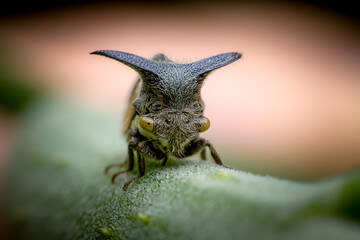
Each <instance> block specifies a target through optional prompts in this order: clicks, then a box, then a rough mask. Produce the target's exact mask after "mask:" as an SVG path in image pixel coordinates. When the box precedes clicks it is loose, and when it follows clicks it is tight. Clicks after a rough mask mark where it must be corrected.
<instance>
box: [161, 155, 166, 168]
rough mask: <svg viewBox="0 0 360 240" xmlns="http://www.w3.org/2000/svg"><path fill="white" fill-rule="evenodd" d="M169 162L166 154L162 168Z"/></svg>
mask: <svg viewBox="0 0 360 240" xmlns="http://www.w3.org/2000/svg"><path fill="white" fill-rule="evenodd" d="M167 160H168V155H167V154H166V153H165V158H164V160H163V161H162V163H161V165H162V166H165V165H166V162H167Z"/></svg>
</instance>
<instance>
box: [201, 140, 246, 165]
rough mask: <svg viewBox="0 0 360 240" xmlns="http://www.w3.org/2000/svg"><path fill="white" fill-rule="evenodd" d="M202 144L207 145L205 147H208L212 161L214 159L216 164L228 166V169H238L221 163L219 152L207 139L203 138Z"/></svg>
mask: <svg viewBox="0 0 360 240" xmlns="http://www.w3.org/2000/svg"><path fill="white" fill-rule="evenodd" d="M204 144H205V146H207V147H208V148H209V149H210V154H211V156H212V158H213V159H214V161H215V162H216V163H217V164H218V165H221V166H223V167H225V168H229V169H233V170H237V171H239V170H238V169H236V168H232V167H228V166H225V165H224V164H223V162H222V161H221V158H220V156H219V154H218V153H217V152H216V150H215V148H214V146H213V145H212V143H211V142H210V141H209V140H206V139H204Z"/></svg>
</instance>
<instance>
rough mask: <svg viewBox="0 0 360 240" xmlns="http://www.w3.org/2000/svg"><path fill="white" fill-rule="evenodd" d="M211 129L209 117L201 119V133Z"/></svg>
mask: <svg viewBox="0 0 360 240" xmlns="http://www.w3.org/2000/svg"><path fill="white" fill-rule="evenodd" d="M209 127H210V120H209V119H208V118H207V117H202V118H201V119H200V132H205V131H206V130H208V129H209Z"/></svg>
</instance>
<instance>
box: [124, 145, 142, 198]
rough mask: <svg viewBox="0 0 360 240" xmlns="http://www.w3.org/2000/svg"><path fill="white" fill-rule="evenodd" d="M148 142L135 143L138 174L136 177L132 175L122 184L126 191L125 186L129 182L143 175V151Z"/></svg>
mask: <svg viewBox="0 0 360 240" xmlns="http://www.w3.org/2000/svg"><path fill="white" fill-rule="evenodd" d="M147 144H148V142H147V141H143V142H140V143H138V144H137V148H136V153H137V156H138V166H139V175H137V176H136V177H133V178H132V179H130V180H129V181H127V182H126V183H125V184H124V186H123V190H124V192H126V190H127V188H128V187H129V185H130V183H132V182H133V181H135V180H138V179H139V178H141V177H143V176H144V175H145V159H144V151H145V149H146V147H147Z"/></svg>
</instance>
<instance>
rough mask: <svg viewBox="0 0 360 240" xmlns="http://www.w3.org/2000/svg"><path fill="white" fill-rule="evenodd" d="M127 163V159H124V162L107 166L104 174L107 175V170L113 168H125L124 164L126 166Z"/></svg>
mask: <svg viewBox="0 0 360 240" xmlns="http://www.w3.org/2000/svg"><path fill="white" fill-rule="evenodd" d="M127 162H128V159H126V160H125V161H124V162H122V163H114V164H110V165H109V166H107V167H106V168H105V174H108V172H109V170H110V169H111V168H113V167H119V168H120V167H123V166H125V165H126V164H127Z"/></svg>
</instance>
